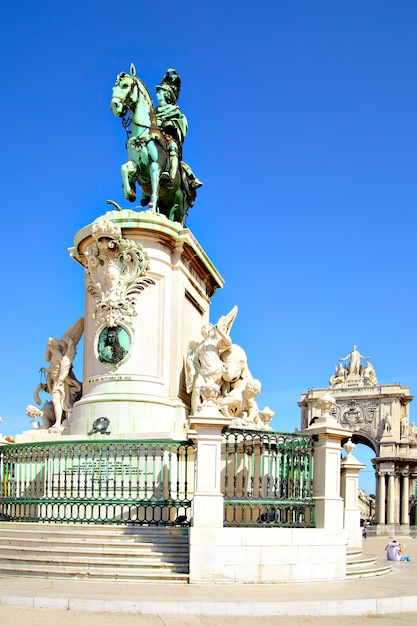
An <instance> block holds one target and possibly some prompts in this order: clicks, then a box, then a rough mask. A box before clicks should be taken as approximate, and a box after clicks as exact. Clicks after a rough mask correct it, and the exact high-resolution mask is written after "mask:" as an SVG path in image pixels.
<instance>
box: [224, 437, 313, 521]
mask: <svg viewBox="0 0 417 626" xmlns="http://www.w3.org/2000/svg"><path fill="white" fill-rule="evenodd" d="M224 435H225V446H224V455H225V463H224V481H223V484H224V511H225V517H224V525H225V526H288V527H292V528H294V527H302V528H306V527H314V501H313V440H312V438H311V437H310V436H308V435H297V434H289V433H288V434H287V433H278V432H268V431H263V432H259V431H245V430H243V431H242V430H241V429H228V430H226V431H225V433H224Z"/></svg>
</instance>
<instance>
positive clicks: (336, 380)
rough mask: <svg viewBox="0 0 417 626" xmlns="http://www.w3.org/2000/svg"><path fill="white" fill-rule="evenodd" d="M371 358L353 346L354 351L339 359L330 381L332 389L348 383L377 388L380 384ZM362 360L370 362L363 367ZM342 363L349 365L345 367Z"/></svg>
mask: <svg viewBox="0 0 417 626" xmlns="http://www.w3.org/2000/svg"><path fill="white" fill-rule="evenodd" d="M369 358H370V357H369V356H364V355H363V354H361V353H360V352H359V350H358V349H357V347H356V346H352V351H351V352H350V353H349V354H348V355H347V356H345V357H343V358H341V359H339V363H338V364H337V366H336V368H335V373H334V374H333V376H331V377H330V379H329V385H330V387H332V388H333V387H338V386H343V385H345V384H347V383H355V384H357V385H360V386H362V385H366V386H369V387H375V386H376V385H377V384H378V380H377V377H376V373H375V370H374V367H373V365H372V363H370V362H369ZM362 359H363V360H365V361H368V362H367V363H366V364H365V365H363V364H362V363H361V360H362ZM342 361H348V363H347V364H345V365H343V364H342Z"/></svg>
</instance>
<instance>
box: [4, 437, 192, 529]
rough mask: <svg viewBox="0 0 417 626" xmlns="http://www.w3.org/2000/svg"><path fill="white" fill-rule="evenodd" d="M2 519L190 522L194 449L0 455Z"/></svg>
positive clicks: (73, 446) (30, 449) (141, 447)
mask: <svg viewBox="0 0 417 626" xmlns="http://www.w3.org/2000/svg"><path fill="white" fill-rule="evenodd" d="M0 459H1V462H0V471H1V476H2V497H1V499H0V517H1V518H2V519H6V520H14V521H30V522H32V521H44V522H57V523H59V522H80V523H85V524H94V523H96V524H140V525H163V526H167V525H177V524H182V523H185V522H186V521H187V520H189V519H190V516H191V493H190V490H189V483H190V480H191V488H192V480H193V474H194V446H193V444H192V443H191V442H189V441H185V442H173V441H106V442H101V441H100V442H94V443H91V442H88V443H86V442H53V443H45V442H39V443H25V444H16V445H10V446H3V447H2V448H1V449H0Z"/></svg>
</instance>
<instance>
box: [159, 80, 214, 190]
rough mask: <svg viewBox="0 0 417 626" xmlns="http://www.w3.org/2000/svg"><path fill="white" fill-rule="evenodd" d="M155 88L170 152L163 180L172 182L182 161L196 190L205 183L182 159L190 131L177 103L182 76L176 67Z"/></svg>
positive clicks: (162, 127) (189, 181) (163, 130)
mask: <svg viewBox="0 0 417 626" xmlns="http://www.w3.org/2000/svg"><path fill="white" fill-rule="evenodd" d="M155 89H156V97H157V100H158V106H157V108H156V111H155V112H156V119H157V122H158V126H159V128H160V129H161V130H162V132H163V133H164V135H165V137H166V139H167V141H168V153H169V172H162V174H161V180H163V181H166V183H167V184H172V183H173V182H174V180H175V176H176V174H177V171H178V166H179V163H180V161H181V165H182V168H183V169H184V170H185V173H186V175H187V179H188V183H189V184H190V186H191V187H192V188H193V189H194V190H195V189H198V187H201V185H202V184H203V183H202V182H201V181H200V180H198V178H196V176H195V175H194V173H193V171H192V169H191V167H190V166H189V165H187V163H184V162H183V161H182V160H181V159H182V144H183V143H184V140H185V137H186V136H187V131H188V122H187V118H186V117H185V115H184V113H182V111H181V110H180V108H179V106H178V105H177V100H178V97H179V95H180V90H181V78H180V77H179V75H178V74H177V72H176V71H175V70H174V69H172V68H169V69H167V71H166V72H165V75H164V77H163V79H162V81H161V84H160V85H157V86H156V88H155Z"/></svg>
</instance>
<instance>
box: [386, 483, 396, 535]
mask: <svg viewBox="0 0 417 626" xmlns="http://www.w3.org/2000/svg"><path fill="white" fill-rule="evenodd" d="M387 524H395V476H394V472H390V473H389V474H388V489H387Z"/></svg>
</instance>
